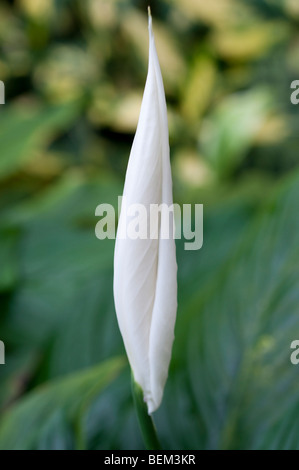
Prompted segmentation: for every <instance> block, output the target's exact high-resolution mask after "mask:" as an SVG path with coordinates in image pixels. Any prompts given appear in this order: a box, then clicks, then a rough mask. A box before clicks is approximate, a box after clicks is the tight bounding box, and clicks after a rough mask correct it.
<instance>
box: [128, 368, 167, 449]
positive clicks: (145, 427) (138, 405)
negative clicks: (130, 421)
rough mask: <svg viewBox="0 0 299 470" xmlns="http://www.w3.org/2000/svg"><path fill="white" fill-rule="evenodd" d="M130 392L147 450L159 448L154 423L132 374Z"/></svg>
mask: <svg viewBox="0 0 299 470" xmlns="http://www.w3.org/2000/svg"><path fill="white" fill-rule="evenodd" d="M132 393H133V399H134V405H135V409H136V413H137V417H138V421H139V426H140V430H141V434H142V437H143V441H144V444H145V447H146V449H147V450H161V449H162V447H161V444H160V442H159V440H158V436H157V432H156V428H155V425H154V423H153V420H152V418H151V416H150V415H149V414H148V411H147V406H146V403H145V402H144V399H143V391H142V389H141V387H140V386H139V385H138V384H137V383H136V382H135V380H134V377H133V374H132Z"/></svg>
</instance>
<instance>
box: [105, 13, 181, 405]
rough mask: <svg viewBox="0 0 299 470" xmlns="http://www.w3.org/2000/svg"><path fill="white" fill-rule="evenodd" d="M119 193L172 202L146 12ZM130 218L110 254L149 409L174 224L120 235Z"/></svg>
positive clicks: (160, 92)
mask: <svg viewBox="0 0 299 470" xmlns="http://www.w3.org/2000/svg"><path fill="white" fill-rule="evenodd" d="M123 196H124V198H123V201H124V199H125V200H126V206H127V207H128V206H130V205H131V204H143V205H144V206H145V207H147V208H149V205H150V204H161V203H164V204H167V205H168V206H170V205H172V203H173V198H172V178H171V168H170V158H169V138H168V122H167V110H166V101H165V93H164V87H163V81H162V75H161V70H160V66H159V61H158V56H157V51H156V47H155V41H154V36H153V31H152V19H151V16H150V15H149V64H148V75H147V80H146V85H145V90H144V95H143V100H142V105H141V111H140V116H139V121H138V126H137V130H136V134H135V138H134V142H133V145H132V149H131V153H130V158H129V163H128V168H127V173H126V180H125V186H124V193H123ZM147 214H148V215H147V217H148V218H149V211H147ZM129 219H130V218H129V217H127V215H126V211H125V210H124V207H123V206H122V209H121V213H120V218H119V224H118V232H117V237H116V244H115V254H114V299H115V308H116V313H117V318H118V323H119V327H120V330H121V333H122V337H123V340H124V344H125V348H126V352H127V355H128V358H129V362H130V365H131V368H132V371H133V375H134V379H135V381H136V382H137V383H138V384H139V385H140V386H141V388H142V390H143V393H144V400H145V401H146V403H147V406H148V412H149V413H152V412H153V411H155V410H156V409H157V408H158V407H159V405H160V403H161V401H162V397H163V391H164V386H165V382H166V380H167V376H168V368H169V363H170V358H171V351H172V344H173V340H174V326H175V319H176V311H177V263H176V251H175V241H174V237H173V236H172V234H173V230H174V227H173V221H172V220H171V221H170V237H169V239H161V237H160V236H158V237H157V239H149V238H148V239H139V238H137V239H135V240H132V239H130V238H128V237H127V238H122V237H121V236H120V234H121V233H126V228H127V226H128V222H129ZM159 235H160V234H159Z"/></svg>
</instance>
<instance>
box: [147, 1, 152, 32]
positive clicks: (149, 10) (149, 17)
mask: <svg viewBox="0 0 299 470" xmlns="http://www.w3.org/2000/svg"><path fill="white" fill-rule="evenodd" d="M147 12H148V27H149V29H150V30H151V28H152V13H151V7H150V6H148V7H147Z"/></svg>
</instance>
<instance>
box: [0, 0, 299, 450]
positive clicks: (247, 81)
mask: <svg viewBox="0 0 299 470" xmlns="http://www.w3.org/2000/svg"><path fill="white" fill-rule="evenodd" d="M147 3H148V2H145V1H137V0H135V1H133V0H86V1H82V0H81V1H80V0H73V1H70V0H59V1H58V0H56V1H54V0H17V1H5V0H3V1H2V2H1V4H0V18H1V20H0V79H1V80H3V81H4V83H5V86H6V104H5V105H2V106H0V196H1V197H0V309H1V310H0V339H1V340H2V341H4V342H5V345H6V364H5V366H0V381H1V387H0V410H1V418H0V448H1V449H73V448H87V449H138V448H143V443H142V440H141V437H140V433H139V429H138V425H137V421H136V417H135V413H134V409H133V404H132V398H131V395H130V373H129V368H128V365H127V361H126V359H125V354H124V348H123V344H122V340H121V337H120V333H119V331H118V327H117V322H116V317H115V312H114V304H113V295H112V279H113V271H112V261H113V248H114V241H113V240H105V241H99V240H97V239H96V237H95V234H94V228H95V224H96V222H97V220H96V218H95V215H94V213H95V208H96V206H97V205H98V204H100V203H102V202H109V203H112V204H115V205H116V204H117V196H118V195H120V194H121V193H122V187H123V182H124V174H125V169H126V165H127V160H128V155H129V151H130V146H131V143H132V140H133V135H134V131H135V129H136V124H137V119H138V114H139V109H140V103H141V99H142V92H143V87H144V83H145V77H146V70H147V48H148V39H147V16H146V11H147ZM150 3H151V7H152V13H153V17H154V32H155V37H156V44H157V49H158V54H159V58H160V63H161V69H162V74H163V77H164V82H165V91H166V97H167V102H168V111H169V127H170V144H171V158H172V168H173V177H174V196H175V201H176V202H179V203H181V204H182V203H187V202H193V203H194V202H197V203H203V204H204V246H203V248H202V249H201V250H200V251H198V252H188V251H184V246H183V240H181V241H180V240H178V243H177V255H178V267H179V271H178V277H179V279H178V280H179V311H178V321H177V325H176V340H175V344H174V352H173V360H172V363H171V368H170V375H169V381H168V383H167V386H166V390H165V396H164V400H163V404H162V406H161V408H160V409H159V410H158V412H157V413H156V414H155V420H156V424H157V428H158V431H159V434H160V436H161V441H162V443H163V445H164V447H165V448H167V449H217V448H225V449H230V448H233V449H298V448H299V443H298V439H297V435H298V432H299V425H298V420H297V419H296V413H297V412H298V411H299V394H298V369H297V368H296V366H294V365H292V364H291V362H290V352H291V351H290V343H291V341H292V340H294V339H298V335H299V311H298V305H299V281H298V279H299V250H298V246H299V236H298V233H299V222H298V220H299V219H298V201H299V169H298V168H299V157H298V149H299V134H298V127H299V112H298V108H296V106H293V105H291V103H290V84H291V82H292V81H293V80H295V79H298V78H299V60H298V59H299V31H298V25H299V8H298V2H297V0H252V1H251V2H246V1H245V0H221V1H220V0H213V1H212V0H209V1H208V2H207V1H204V0H175V1H170V0H160V1H154V0H153V1H151V2H150ZM297 367H298V366H297Z"/></svg>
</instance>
